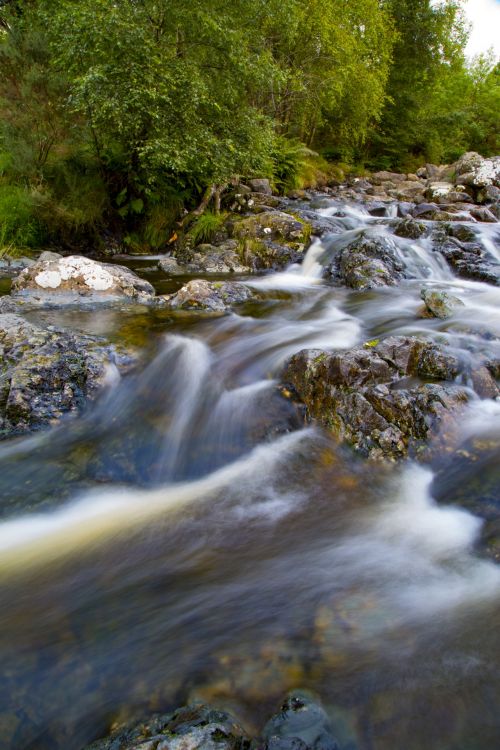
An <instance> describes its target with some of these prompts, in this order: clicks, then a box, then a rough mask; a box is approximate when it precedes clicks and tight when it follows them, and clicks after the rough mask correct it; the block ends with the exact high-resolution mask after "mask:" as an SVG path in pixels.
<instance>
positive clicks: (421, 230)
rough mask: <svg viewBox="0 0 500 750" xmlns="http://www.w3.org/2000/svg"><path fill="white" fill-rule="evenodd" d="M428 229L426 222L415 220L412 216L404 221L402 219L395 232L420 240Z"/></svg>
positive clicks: (398, 234) (400, 235)
mask: <svg viewBox="0 0 500 750" xmlns="http://www.w3.org/2000/svg"><path fill="white" fill-rule="evenodd" d="M426 231H427V228H426V226H425V224H422V222H420V221H415V220H414V219H412V218H411V217H410V216H408V217H407V218H406V219H403V221H400V222H399V223H398V225H397V227H396V229H395V230H394V234H396V235H397V236H398V237H406V238H408V239H411V240H418V238H419V237H422V235H423V234H425V232H426Z"/></svg>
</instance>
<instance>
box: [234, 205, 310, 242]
mask: <svg viewBox="0 0 500 750" xmlns="http://www.w3.org/2000/svg"><path fill="white" fill-rule="evenodd" d="M231 234H232V236H233V237H234V238H236V239H266V240H272V241H274V242H288V243H290V242H291V243H293V244H294V245H295V246H297V245H300V244H304V243H305V242H307V241H308V240H309V237H310V234H311V228H310V226H309V225H308V224H307V222H303V221H299V220H298V219H297V218H295V217H294V216H290V214H287V213H285V212H284V211H270V212H266V213H263V214H258V215H257V216H249V217H247V218H244V219H240V220H239V221H236V222H234V223H233V224H232V226H231Z"/></svg>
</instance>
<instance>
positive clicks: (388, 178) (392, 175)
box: [370, 170, 406, 185]
mask: <svg viewBox="0 0 500 750" xmlns="http://www.w3.org/2000/svg"><path fill="white" fill-rule="evenodd" d="M405 181H406V175H405V174H400V173H399V172H386V171H383V170H382V171H380V172H374V173H373V174H372V175H371V177H370V182H372V183H373V184H374V185H382V183H385V182H392V183H397V182H405Z"/></svg>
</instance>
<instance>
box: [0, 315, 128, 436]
mask: <svg viewBox="0 0 500 750" xmlns="http://www.w3.org/2000/svg"><path fill="white" fill-rule="evenodd" d="M131 363H132V359H131V358H130V357H129V356H127V355H125V354H124V353H123V352H121V353H120V352H119V350H117V349H116V348H115V347H113V346H110V345H107V344H106V343H105V342H103V341H102V340H101V339H98V338H96V337H92V336H84V335H83V334H74V333H69V332H68V331H63V330H58V329H55V328H53V327H50V328H41V327H39V326H36V325H33V324H32V323H29V322H28V321H27V320H25V319H24V318H22V317H20V316H19V315H15V314H9V313H5V314H0V367H1V371H2V377H1V385H0V388H1V396H0V436H1V437H2V438H5V437H9V436H11V435H14V434H21V433H25V432H28V431H31V430H38V429H41V428H43V427H46V426H47V425H49V424H52V423H53V422H54V421H55V420H57V419H59V418H60V417H62V416H63V415H64V414H65V413H67V412H75V411H78V410H80V409H81V408H82V407H83V406H84V404H85V402H86V401H87V399H88V398H92V397H94V396H95V395H96V394H97V392H98V390H99V389H100V387H101V386H102V385H103V384H104V383H105V382H106V380H107V374H108V373H109V372H110V371H111V370H110V368H111V369H114V370H115V372H116V367H118V368H119V369H126V368H127V367H128V366H130V364H131Z"/></svg>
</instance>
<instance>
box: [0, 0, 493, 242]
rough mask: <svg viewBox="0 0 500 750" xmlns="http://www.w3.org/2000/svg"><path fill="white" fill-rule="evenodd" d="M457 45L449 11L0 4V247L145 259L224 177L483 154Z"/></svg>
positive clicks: (135, 1) (482, 86)
mask: <svg viewBox="0 0 500 750" xmlns="http://www.w3.org/2000/svg"><path fill="white" fill-rule="evenodd" d="M466 38H467V26H466V23H465V21H464V17H463V14H462V11H461V3H460V2H459V1H458V0H442V1H441V2H431V0H301V1H300V2H299V1H298V0H231V1H230V2H229V0H182V2H181V0H10V1H9V0H3V2H1V1H0V73H1V75H0V110H1V118H0V119H1V122H0V247H5V246H6V245H8V244H9V243H10V244H11V245H19V246H28V247H29V246H30V245H31V246H33V245H37V244H41V243H43V242H46V241H47V240H50V241H56V242H59V243H63V244H70V245H71V243H78V242H82V241H83V240H84V239H85V241H90V242H93V241H95V240H96V238H97V237H98V236H99V233H101V232H102V231H103V229H106V228H108V229H111V230H112V231H119V232H120V233H121V234H122V236H123V237H124V238H125V240H126V242H128V243H130V244H132V245H133V244H138V245H142V246H147V247H150V248H158V247H161V246H162V245H164V244H165V243H166V242H167V241H168V238H169V236H170V234H171V232H172V228H173V227H174V226H175V222H176V221H178V219H179V216H180V215H181V213H182V211H183V210H186V209H187V210H189V209H191V208H193V207H194V206H196V205H197V204H198V203H199V201H200V199H201V197H202V196H203V195H204V194H205V192H206V191H207V189H211V190H212V192H213V190H214V188H215V189H216V190H218V189H222V188H223V187H224V186H225V185H227V184H229V183H230V182H231V181H234V180H235V179H237V178H238V177H241V176H243V177H245V176H260V177H267V178H269V179H270V180H271V181H272V183H273V184H274V186H275V187H276V188H277V189H282V190H285V189H287V188H290V187H294V186H300V185H301V184H314V181H315V180H316V179H317V175H318V174H329V173H334V172H335V169H338V166H335V165H338V164H339V163H340V165H341V166H342V168H343V169H344V170H345V169H352V168H354V169H360V168H364V167H368V168H394V169H404V170H412V169H414V168H416V166H417V165H420V164H422V163H424V162H426V161H433V162H443V161H451V160H453V159H455V158H456V157H457V156H458V155H460V154H461V153H463V152H464V151H466V150H470V149H474V150H477V151H479V152H480V153H482V154H483V155H485V156H487V155H491V154H493V153H498V152H499V151H500V133H499V124H498V112H499V108H500V68H499V65H498V64H496V63H495V60H494V58H493V57H492V56H488V55H487V54H486V55H484V56H483V57H481V58H479V59H476V60H474V61H473V62H472V63H471V62H469V61H467V60H466V58H465V56H464V46H465V42H466ZM332 170H333V172H332Z"/></svg>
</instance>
